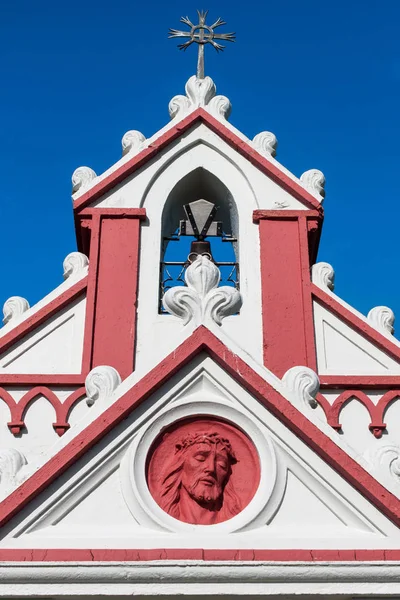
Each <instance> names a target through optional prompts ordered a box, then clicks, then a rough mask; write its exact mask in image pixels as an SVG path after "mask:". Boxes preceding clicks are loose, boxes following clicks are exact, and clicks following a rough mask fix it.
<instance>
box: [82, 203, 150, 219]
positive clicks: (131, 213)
mask: <svg viewBox="0 0 400 600" xmlns="http://www.w3.org/2000/svg"><path fill="white" fill-rule="evenodd" d="M99 213H100V214H101V215H103V216H105V217H115V218H116V219H118V218H119V219H140V220H141V221H144V220H145V219H146V209H145V208H105V207H102V206H101V207H98V208H97V207H94V208H91V207H89V208H84V209H83V210H82V211H81V212H80V213H79V216H82V217H92V216H93V215H96V214H99Z"/></svg>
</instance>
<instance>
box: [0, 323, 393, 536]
mask: <svg viewBox="0 0 400 600" xmlns="http://www.w3.org/2000/svg"><path fill="white" fill-rule="evenodd" d="M202 351H205V352H207V353H208V354H209V355H210V356H211V357H212V358H213V359H214V360H215V361H216V362H217V363H218V364H219V365H221V366H222V367H223V368H224V369H225V370H226V371H227V372H228V373H229V374H230V375H231V376H232V377H233V378H234V379H235V380H236V381H237V382H238V383H239V384H241V385H242V386H243V387H244V388H245V389H247V390H248V392H249V393H250V394H252V395H253V396H254V397H255V398H257V399H258V400H259V402H260V403H261V404H262V405H263V406H265V408H266V409H267V410H268V411H269V412H271V413H272V414H273V415H274V416H275V417H277V418H278V419H279V420H280V421H281V422H282V423H283V424H284V425H285V426H287V427H288V428H289V429H290V430H291V431H292V432H293V433H294V434H295V435H296V436H297V437H299V438H300V439H301V440H302V441H303V442H304V443H305V444H307V445H308V446H309V447H310V448H311V449H312V450H313V451H314V452H315V453H316V454H317V455H318V456H320V457H321V458H322V459H323V460H324V461H326V462H327V463H328V464H329V465H330V466H331V467H332V468H333V469H335V470H336V472H337V473H339V475H341V476H342V477H343V478H344V479H345V480H346V481H347V482H348V483H349V484H350V485H352V486H353V487H354V488H355V489H356V490H358V491H359V492H360V493H361V494H362V495H363V496H364V497H365V498H367V499H368V500H369V501H370V502H371V503H372V504H373V505H375V506H376V507H377V508H378V510H380V511H381V512H382V513H383V514H384V515H386V516H387V517H388V518H389V519H390V520H392V521H393V523H395V524H396V525H397V526H400V501H399V499H398V498H396V497H395V496H394V495H393V494H391V493H390V492H389V491H388V490H387V489H385V488H384V487H383V486H382V485H381V484H380V483H379V482H378V481H376V480H375V479H374V478H373V477H372V476H371V475H370V474H369V473H368V472H367V471H365V469H363V468H362V467H361V466H360V465H359V464H358V463H357V462H355V461H354V460H353V459H351V458H350V457H349V455H348V454H347V453H346V452H345V451H344V450H342V449H341V448H339V447H338V446H337V445H336V444H335V443H334V442H333V441H332V440H331V439H329V438H328V437H327V436H325V434H323V433H322V432H321V431H320V430H319V429H318V428H317V427H316V426H315V425H314V424H313V423H311V422H310V421H309V420H308V419H307V417H305V416H304V415H303V414H302V413H300V412H299V411H298V410H297V409H296V408H295V407H294V406H293V405H292V404H291V403H290V402H289V401H288V400H286V398H284V397H283V396H281V394H280V393H279V392H277V391H276V390H275V389H274V388H273V387H271V386H270V385H269V384H268V383H267V382H266V381H265V380H264V379H263V378H262V377H261V376H260V375H258V374H257V373H256V372H255V371H253V370H252V369H251V368H250V367H249V366H248V365H247V364H246V363H245V362H243V361H242V360H241V359H240V358H239V357H238V356H237V355H235V354H234V353H233V352H232V351H231V350H229V349H228V348H227V347H226V346H225V345H224V344H223V343H222V342H221V341H220V340H219V339H218V338H216V337H215V336H214V335H213V334H212V333H211V332H210V331H209V330H208V329H206V328H205V327H203V326H200V327H198V328H197V329H196V330H195V332H194V333H193V334H192V335H191V336H190V337H189V338H188V339H187V340H186V341H185V342H184V343H183V344H181V345H180V346H179V347H178V348H177V349H176V350H174V352H172V353H171V354H170V355H169V356H167V357H166V358H165V359H164V360H163V361H162V362H161V363H160V364H159V365H157V366H156V367H155V368H154V369H153V370H152V371H150V372H149V373H148V374H147V375H145V376H144V377H143V378H142V379H141V380H140V381H139V382H137V383H136V384H135V385H134V386H133V387H132V388H131V389H130V390H128V391H127V392H126V393H125V394H124V395H123V396H122V397H121V398H119V399H118V400H117V401H116V402H115V403H114V404H113V405H112V406H111V407H109V408H108V409H107V410H105V411H104V413H103V414H102V415H101V416H99V417H98V418H97V419H96V420H95V421H93V422H92V423H91V424H90V425H88V427H87V428H86V429H85V430H84V431H82V432H81V433H80V434H78V435H77V436H76V437H75V438H74V439H73V440H71V441H70V442H69V444H67V445H66V446H65V447H64V448H63V449H62V450H60V452H58V453H57V454H56V455H55V456H54V457H52V458H51V459H50V460H49V461H48V462H47V463H46V464H45V465H43V467H42V468H40V469H39V470H38V471H36V473H34V474H33V475H32V476H31V477H30V478H29V479H28V480H27V481H25V482H24V483H23V484H22V485H21V486H20V487H19V488H17V489H16V490H15V491H14V492H12V493H11V494H10V495H9V496H8V497H7V498H5V499H4V500H3V501H2V502H1V504H0V526H2V525H4V524H5V523H6V522H7V521H8V520H9V519H11V518H12V517H13V516H14V515H15V514H17V512H18V511H20V510H21V509H22V508H23V507H24V506H26V505H27V504H28V503H29V502H30V501H31V500H32V499H33V498H35V497H36V496H37V495H38V494H39V493H40V492H41V491H43V490H44V489H45V488H46V487H47V486H48V485H50V484H51V483H52V482H53V481H54V480H55V479H56V478H57V477H59V476H60V475H61V474H62V473H64V472H65V471H66V470H67V469H68V468H69V467H70V466H71V465H72V464H74V463H75V462H76V461H77V460H78V459H79V458H80V457H81V456H82V455H83V454H84V453H85V452H87V451H88V450H89V449H90V448H92V447H93V446H94V445H95V444H96V443H97V442H98V441H99V440H100V439H101V438H103V437H104V436H105V435H106V434H107V433H108V432H110V431H111V430H112V429H113V428H114V427H116V426H117V425H118V424H119V423H121V421H123V420H124V419H125V418H127V417H128V415H129V414H130V413H131V412H132V411H133V410H135V409H136V408H137V407H138V406H140V404H141V403H142V402H143V401H144V400H146V399H147V398H149V397H150V396H151V395H152V394H153V393H154V392H155V391H156V390H157V389H158V388H159V387H160V386H161V385H163V384H164V383H165V382H166V381H167V380H168V379H169V378H170V377H172V376H173V375H174V374H176V373H177V372H178V371H179V370H180V369H182V367H183V366H184V365H185V364H187V363H188V362H190V361H191V360H192V359H193V358H194V357H195V356H196V355H197V354H198V353H199V352H202Z"/></svg>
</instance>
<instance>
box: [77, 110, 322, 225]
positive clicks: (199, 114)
mask: <svg viewBox="0 0 400 600" xmlns="http://www.w3.org/2000/svg"><path fill="white" fill-rule="evenodd" d="M199 122H202V123H205V124H206V125H207V126H208V127H209V128H210V129H211V130H212V131H213V132H215V133H216V134H217V135H219V136H220V137H221V138H222V139H223V140H224V141H225V142H226V143H227V144H229V145H230V146H232V147H233V148H234V149H235V150H237V151H238V152H239V153H240V154H242V155H243V156H244V157H245V158H247V160H249V161H250V162H251V163H252V164H253V165H255V166H256V167H257V168H258V169H260V171H262V172H263V173H265V174H266V175H267V176H268V177H270V178H271V179H272V180H273V181H274V182H275V183H277V184H278V185H279V186H281V187H282V188H283V189H285V190H286V191H287V192H289V193H290V194H291V195H292V196H293V197H295V198H296V199H297V200H299V201H300V202H301V203H302V204H304V205H305V206H306V207H307V208H310V209H317V210H318V211H319V213H321V214H322V212H323V210H322V206H321V204H320V203H319V202H318V201H317V200H316V199H315V198H314V197H313V196H312V194H310V193H309V192H308V191H307V190H306V189H305V188H304V187H302V186H301V185H300V184H299V183H297V182H296V181H295V180H294V179H291V178H290V177H289V176H288V175H286V173H285V172H284V171H282V170H280V169H278V168H277V167H276V166H275V165H274V164H273V163H272V162H270V161H268V160H267V159H266V158H264V157H263V156H262V155H261V154H260V153H259V152H257V151H256V150H255V149H254V148H252V147H251V146H250V145H249V144H248V143H247V142H246V141H244V140H242V139H240V138H239V137H238V136H237V135H235V134H234V133H233V132H232V131H230V130H229V129H228V128H227V127H225V126H224V125H223V124H222V123H221V122H220V121H218V120H217V119H215V118H214V117H212V116H211V115H210V114H209V113H208V112H207V111H206V110H204V109H203V108H198V109H196V110H195V111H193V112H192V113H191V114H190V115H189V116H187V117H186V118H184V119H182V120H181V121H179V123H177V125H176V126H174V127H171V128H170V129H169V130H168V131H167V132H166V133H163V134H161V135H160V137H159V138H158V139H155V140H153V141H152V143H151V144H150V145H149V146H148V147H147V148H145V149H144V150H142V151H141V152H140V153H139V154H137V155H136V156H134V157H133V158H132V159H131V160H129V161H128V162H126V163H124V164H123V165H121V166H120V167H119V168H117V169H116V170H115V171H113V172H112V173H110V174H109V175H108V176H106V177H105V178H104V179H101V180H100V181H99V182H98V183H97V184H95V185H93V187H91V188H90V189H89V190H88V191H87V192H85V193H84V194H82V195H81V196H79V198H77V199H76V200H75V201H74V210H75V211H76V212H78V211H81V210H82V209H84V208H86V207H87V206H89V205H90V204H91V203H93V202H95V201H96V200H98V199H99V198H100V197H101V196H103V195H104V194H105V193H106V192H108V191H110V190H111V189H112V188H114V187H115V186H117V185H118V184H120V183H121V182H122V181H123V180H124V179H126V178H127V177H129V176H130V175H132V174H133V173H134V172H135V171H136V170H138V169H139V168H141V167H143V166H144V165H145V164H146V163H147V162H148V161H150V160H151V159H152V158H154V157H155V156H156V155H157V154H158V153H159V152H160V151H161V150H162V149H164V148H166V147H167V146H168V145H169V144H171V143H172V142H173V141H174V140H176V139H177V138H179V137H180V136H181V135H182V134H184V133H185V132H186V131H188V130H189V129H190V128H191V127H193V125H195V124H197V123H199Z"/></svg>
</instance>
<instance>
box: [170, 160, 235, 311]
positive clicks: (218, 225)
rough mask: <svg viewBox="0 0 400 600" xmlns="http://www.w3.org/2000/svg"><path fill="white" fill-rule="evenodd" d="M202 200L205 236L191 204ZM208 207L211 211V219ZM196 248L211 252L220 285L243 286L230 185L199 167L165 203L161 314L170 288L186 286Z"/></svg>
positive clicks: (199, 250)
mask: <svg viewBox="0 0 400 600" xmlns="http://www.w3.org/2000/svg"><path fill="white" fill-rule="evenodd" d="M198 201H203V206H202V208H203V215H201V218H199V222H201V225H203V224H204V223H206V224H205V229H203V232H204V231H206V234H205V235H204V236H203V235H201V234H202V231H200V230H197V229H196V227H195V223H194V222H193V221H194V220H195V219H192V217H191V215H190V213H191V207H194V206H196V204H197V208H198V204H199V203H198ZM204 201H205V202H204ZM193 203H195V204H193ZM188 205H190V206H189V207H188ZM206 205H208V206H209V208H208V207H207V206H206ZM212 206H213V207H214V208H212ZM207 210H209V211H211V212H210V214H209V219H208V220H207V218H206V217H207V214H208V213H207ZM204 211H206V212H205V213H204ZM200 212H201V211H200ZM204 215H205V216H204ZM192 216H193V215H192ZM203 216H204V218H203ZM192 225H193V227H192ZM207 226H208V229H207ZM200 229H201V227H200ZM193 233H195V234H197V235H193ZM199 240H200V241H201V243H200V246H199V245H198V246H196V244H195V242H199ZM200 247H202V249H203V251H204V252H203V251H202V250H201V249H200ZM194 249H195V250H196V251H198V252H199V253H209V254H210V255H211V257H212V260H213V261H214V263H215V264H216V265H217V266H218V268H219V270H220V272H221V281H220V286H222V285H228V286H232V287H236V288H237V289H239V285H240V282H239V243H238V216H237V207H236V203H235V201H234V199H233V196H232V194H231V192H230V191H229V189H228V188H227V187H226V185H225V184H224V183H222V181H221V180H220V179H218V177H216V176H215V175H213V174H212V173H210V171H208V170H207V169H204V168H203V167H198V168H197V169H194V170H193V171H191V172H190V173H188V174H187V175H185V176H184V177H183V178H182V179H181V180H180V181H179V182H178V183H177V184H176V185H175V187H174V188H173V189H172V190H171V192H170V194H169V195H168V198H167V200H166V202H165V204H164V209H163V214H162V225H161V259H160V299H159V300H160V301H159V307H160V312H161V313H162V312H163V309H162V297H163V295H164V293H165V292H166V291H167V289H169V288H171V287H174V286H180V285H181V286H183V285H185V279H184V276H185V271H186V268H187V267H188V265H189V264H190V262H189V255H191V256H192V255H193V250H194Z"/></svg>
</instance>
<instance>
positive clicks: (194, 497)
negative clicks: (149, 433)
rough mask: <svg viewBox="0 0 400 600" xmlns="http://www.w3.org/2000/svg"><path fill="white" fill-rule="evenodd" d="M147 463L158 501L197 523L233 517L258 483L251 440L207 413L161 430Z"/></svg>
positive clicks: (150, 485) (181, 517)
mask: <svg viewBox="0 0 400 600" xmlns="http://www.w3.org/2000/svg"><path fill="white" fill-rule="evenodd" d="M146 463H147V464H146V477H147V485H148V488H149V490H150V493H151V495H152V496H153V498H154V500H155V501H156V502H157V504H158V505H159V506H160V507H161V508H162V509H163V510H164V511H165V512H166V513H168V514H169V515H171V516H172V517H174V518H175V519H179V520H180V521H184V522H185V523H193V524H195V525H213V524H215V523H221V522H222V521H227V520H228V519H231V518H232V517H234V516H235V515H237V514H238V513H240V512H241V511H242V510H243V509H244V508H245V507H246V506H247V505H248V504H249V502H250V500H251V499H252V498H253V496H254V494H255V493H256V491H257V488H258V485H259V482H260V463H259V457H258V452H257V450H256V448H255V446H254V444H253V442H252V441H251V440H250V439H249V437H248V436H247V435H246V434H244V433H243V432H242V431H241V430H240V429H238V428H237V427H236V426H234V425H232V424H230V423H228V422H226V421H223V420H222V419H217V418H213V417H208V416H206V417H204V416H203V417H198V418H191V419H190V420H188V419H186V420H182V421H178V422H176V423H173V424H172V425H170V426H169V427H167V428H166V429H164V430H163V431H162V433H161V434H160V435H159V436H158V437H157V438H156V439H155V441H154V443H153V444H152V446H151V448H150V450H149V453H148V456H147V461H146Z"/></svg>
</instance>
